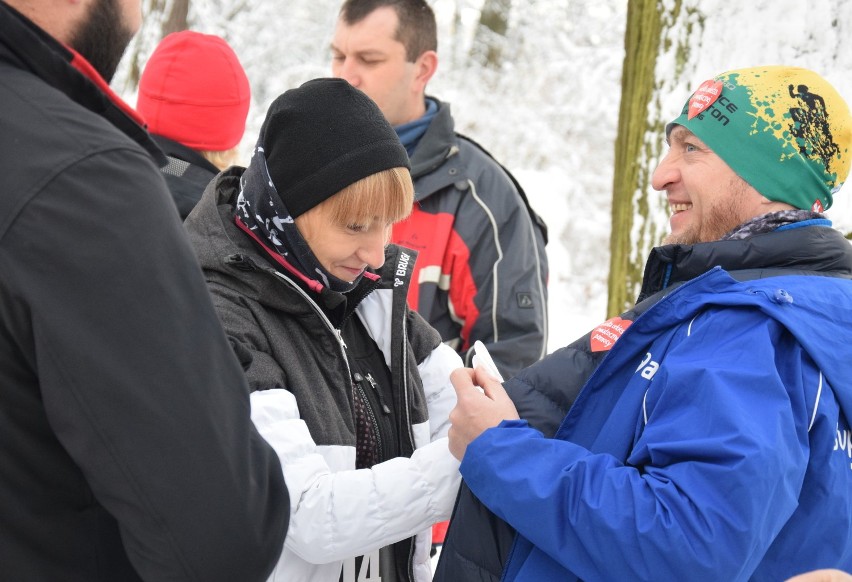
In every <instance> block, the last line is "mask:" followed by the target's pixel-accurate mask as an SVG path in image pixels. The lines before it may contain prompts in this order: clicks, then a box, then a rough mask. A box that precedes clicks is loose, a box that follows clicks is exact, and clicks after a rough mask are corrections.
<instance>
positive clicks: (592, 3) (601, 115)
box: [113, 0, 852, 351]
mask: <svg viewBox="0 0 852 582" xmlns="http://www.w3.org/2000/svg"><path fill="white" fill-rule="evenodd" d="M249 4H250V8H246V6H249ZM249 4H247V3H246V2H245V1H244V0H193V2H192V8H191V11H190V16H189V18H190V22H191V27H192V28H193V29H195V30H199V31H201V32H207V33H211V34H219V35H220V36H223V37H224V38H226V39H227V40H228V42H229V43H230V44H231V45H232V46H233V47H234V49H235V51H236V52H237V54H238V55H239V57H240V59H241V61H242V63H243V66H244V67H245V68H246V71H247V73H248V76H249V80H250V81H251V84H252V90H253V95H252V109H251V112H250V114H249V122H248V128H247V132H246V138H245V140H244V141H243V144H242V153H243V159H244V160H247V159H248V152H249V151H250V148H251V145H252V144H253V142H254V140H255V136H256V135H257V131H258V129H259V128H260V124H261V122H262V120H263V115H264V113H265V110H266V107H267V106H268V105H269V104H270V103H271V102H272V100H273V99H275V97H277V96H278V95H279V94H280V93H281V92H283V91H285V90H286V89H288V88H291V87H295V86H298V85H299V84H301V83H302V82H304V81H307V80H309V79H311V78H314V77H319V76H327V75H328V74H329V50H328V46H329V43H330V40H331V35H332V32H333V29H334V23H335V20H336V15H337V9H338V6H339V1H338V0H288V1H287V2H279V1H273V0H255V1H254V2H251V3H249ZM514 4H515V8H514V10H513V12H512V18H511V22H510V29H509V32H508V34H507V37H506V38H505V40H504V41H503V49H504V50H503V54H504V57H505V62H504V63H503V66H502V67H501V68H500V69H499V70H496V71H495V70H491V69H485V68H483V67H481V66H477V65H476V64H475V63H472V62H471V59H470V58H469V57H468V55H469V54H470V49H471V43H472V41H473V28H474V25H475V24H476V22H477V19H478V17H479V10H480V8H481V5H482V0H434V1H433V2H432V5H433V8H434V9H435V12H436V16H437V18H438V22H439V49H438V53H439V55H440V59H441V60H440V65H439V68H438V73H437V74H436V76H435V77H434V79H433V81H432V82H431V84H430V86H429V92H430V93H431V94H434V95H436V96H437V97H439V98H441V99H442V100H444V101H447V102H449V103H451V104H452V108H453V113H454V116H455V118H456V122H457V129H459V130H460V131H461V132H463V133H466V134H468V135H470V136H471V137H473V138H474V139H476V140H477V141H479V142H480V143H482V144H483V145H485V146H486V147H487V148H488V149H489V150H491V152H492V153H493V154H494V155H495V156H496V157H497V158H498V159H500V160H501V161H502V162H503V163H504V164H505V165H506V166H507V167H508V168H510V169H511V170H512V172H513V173H514V174H515V175H516V177H517V178H518V179H519V180H520V182H521V183H522V184H523V185H524V188H525V190H526V191H527V193H528V195H529V197H530V199H531V202H532V204H533V206H534V207H535V208H536V210H537V211H538V212H539V214H541V215H542V216H543V217H544V218H545V220H546V222H547V223H548V226H549V229H550V244H549V245H548V256H549V261H550V285H549V293H550V306H549V307H550V340H549V346H550V350H551V351H552V350H553V349H556V348H558V347H560V346H562V345H565V344H566V343H568V342H570V341H571V340H573V339H574V338H575V337H577V336H578V335H581V334H582V333H585V332H586V331H588V329H590V328H592V327H594V326H595V325H596V324H598V323H599V322H600V321H602V320H603V319H604V318H605V315H606V314H605V311H606V285H607V281H606V278H607V272H608V266H609V248H608V247H609V236H610V198H611V194H612V181H613V163H614V162H613V160H614V150H613V144H614V140H615V137H616V129H617V123H618V110H619V100H620V98H621V67H622V62H623V59H624V46H623V37H624V28H625V22H626V15H627V0H589V1H571V0H526V1H525V2H519V1H516V2H515V3H514ZM658 4H659V5H660V6H662V7H664V8H665V9H667V10H670V9H671V8H672V7H673V6H674V5H675V0H659V2H658ZM682 7H683V11H684V13H686V14H688V18H682V19H681V20H679V21H677V22H675V24H674V25H673V26H672V27H671V29H669V30H668V31H667V32H666V36H667V37H668V38H673V39H686V40H687V41H686V45H687V47H688V57H687V60H686V62H685V64H684V66H683V69H682V74H681V75H680V76H675V75H674V71H675V70H677V69H676V67H675V63H674V58H673V56H672V55H671V54H668V53H666V52H663V54H661V56H660V58H659V60H658V62H657V71H656V76H657V79H658V84H659V86H660V87H661V90H660V91H659V92H658V95H656V96H655V100H654V101H655V105H654V107H655V108H658V110H659V115H660V116H662V117H663V118H664V119H666V120H668V119H671V118H673V117H675V115H676V114H677V113H678V112H679V111H680V108H681V106H682V105H683V103H684V102H685V100H686V98H687V97H688V96H689V94H690V92H691V91H692V90H693V89H694V88H695V87H697V86H698V85H699V84H700V83H701V82H702V81H704V80H705V79H707V78H709V77H712V76H713V75H715V74H717V73H719V72H722V71H725V70H729V69H734V68H741V67H750V66H757V65H767V64H786V65H794V66H801V67H807V68H811V69H814V70H816V71H817V72H819V73H821V74H822V75H823V76H825V77H826V78H827V79H828V80H829V81H831V82H832V83H833V84H834V85H835V87H836V88H837V89H838V90H839V91H840V93H841V94H843V95H844V96H845V97H846V98H847V100H852V41H850V38H852V0H808V1H807V2H802V1H801V0H752V1H750V2H738V3H734V2H728V1H726V2H723V1H721V0H683V3H682ZM158 38H159V20H158V19H157V18H155V17H148V18H147V19H146V22H145V25H144V26H143V30H142V31H141V33H140V35H138V36H137V38H136V39H135V43H136V49H137V50H139V51H140V52H141V53H143V54H150V52H151V50H153V47H154V46H155V44H156V42H157V40H158ZM127 69H128V66H127V64H126V63H125V64H124V66H123V68H122V69H120V71H119V74H118V75H117V76H116V79H115V81H114V83H113V85H114V87H115V89H116V90H117V91H118V92H119V93H120V94H122V95H123V96H124V97H125V98H126V99H127V101H128V102H129V103H131V104H134V103H135V95H134V93H133V89H132V88H131V87H130V85H129V83H128V82H127ZM654 115H656V113H655V112H649V116H650V117H653V116H654ZM649 139H651V140H661V139H662V136H653V135H652V136H649ZM663 152H664V150H663ZM649 165H650V167H653V165H655V161H654V160H651V161H650V162H649ZM652 198H653V199H655V200H656V201H657V203H658V205H659V208H660V209H659V210H658V213H659V214H660V217H659V219H660V220H664V217H663V216H662V213H664V212H665V211H664V209H663V203H662V202H663V197H661V196H659V195H654V196H653V197H652ZM835 200H836V202H835V205H834V207H832V209H831V210H829V213H828V214H829V216H830V217H831V218H832V219H833V220H834V221H835V226H837V227H838V228H840V229H841V230H843V231H844V232H849V231H852V187H846V188H844V190H843V191H841V192H840V193H839V194H838V195H837V197H836V199H835Z"/></svg>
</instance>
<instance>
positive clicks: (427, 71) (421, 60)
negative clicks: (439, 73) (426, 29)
mask: <svg viewBox="0 0 852 582" xmlns="http://www.w3.org/2000/svg"><path fill="white" fill-rule="evenodd" d="M414 67H415V70H416V71H417V74H416V75H415V77H414V83H415V88H416V89H417V90H418V91H419V92H420V93H425V92H426V84H427V83H429V80H430V79H431V78H432V75H434V74H435V71H436V70H437V69H438V53H436V52H435V51H426V52H424V53H423V54H421V55H420V56H419V57H417V60H416V61H414Z"/></svg>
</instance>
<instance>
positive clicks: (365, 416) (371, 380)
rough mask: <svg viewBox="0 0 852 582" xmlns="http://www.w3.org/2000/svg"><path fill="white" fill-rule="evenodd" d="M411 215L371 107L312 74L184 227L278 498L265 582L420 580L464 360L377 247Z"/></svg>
mask: <svg viewBox="0 0 852 582" xmlns="http://www.w3.org/2000/svg"><path fill="white" fill-rule="evenodd" d="M412 203H413V187H412V183H411V177H410V175H409V171H408V156H407V155H406V152H405V149H404V148H403V147H402V145H401V144H400V143H399V140H398V138H397V136H396V133H395V132H394V130H393V128H391V127H390V125H388V123H387V121H385V119H384V117H383V116H382V114H381V112H380V111H379V110H378V108H377V107H376V105H375V104H374V103H373V102H372V101H371V100H370V99H369V98H368V97H367V96H366V95H364V94H363V93H361V92H360V91H358V90H357V89H354V88H353V87H352V86H350V85H349V84H348V83H347V82H346V81H342V80H340V79H316V80H314V81H310V82H308V83H305V84H304V85H302V86H301V87H299V88H298V89H293V90H290V91H287V92H286V93H284V94H283V95H282V96H280V97H279V98H278V99H277V100H276V101H275V102H274V103H273V104H272V105H271V106H270V109H269V111H268V112H267V116H266V120H265V121H264V124H263V127H262V129H261V133H260V137H259V139H258V144H257V147H256V150H255V153H254V155H253V157H252V159H251V162H250V164H249V167H248V168H246V169H243V168H231V169H230V170H227V171H226V172H224V173H222V174H220V175H219V176H217V178H216V179H214V181H213V182H211V184H210V185H209V186H208V188H207V190H206V191H205V193H204V196H203V197H202V200H201V202H200V203H199V205H198V206H197V207H196V209H195V210H194V211H193V213H192V214H191V215H190V216H189V218H188V219H187V222H186V225H187V228H188V230H189V233H190V237H191V239H192V241H193V244H194V246H195V249H196V252H197V253H198V256H199V258H200V260H201V264H202V267H203V269H204V272H205V276H206V278H207V281H208V284H209V286H210V290H211V292H212V294H213V298H214V303H215V305H216V307H217V310H218V312H219V315H220V318H221V319H222V322H223V324H224V326H225V329H226V331H227V333H228V334H229V336H230V337H231V340H232V343H233V344H234V347H235V351H236V353H237V355H238V356H239V357H240V359H241V360H242V361H243V365H244V368H245V370H246V374H247V376H248V379H249V384H250V386H251V388H252V390H253V391H254V392H253V393H252V395H251V403H252V418H253V419H254V421H255V424H256V425H257V427H258V429H259V430H260V432H261V434H262V435H263V436H264V438H266V440H267V441H269V443H270V444H271V445H272V446H273V447H274V448H275V450H276V451H277V452H278V455H279V457H280V459H281V464H282V466H283V468H284V476H285V481H286V483H287V487H288V489H289V491H290V496H291V507H292V510H291V518H290V528H289V531H288V534H287V538H286V540H285V543H284V549H283V552H282V554H281V558H280V560H279V562H278V565H277V567H276V569H275V571H274V572H273V573H272V576H271V578H270V579H271V580H277V581H286V582H299V581H306V582H307V581H311V582H317V581H318V582H324V581H327V582H338V581H340V580H342V581H343V582H355V581H356V580H378V579H381V580H382V582H415V581H417V582H426V581H428V580H430V579H431V572H430V567H429V548H430V526H431V525H432V524H433V523H435V522H438V521H442V520H445V519H447V518H448V517H449V515H450V512H451V509H452V504H453V501H454V498H455V494H456V490H457V488H458V484H459V476H458V464H457V462H456V461H455V460H454V459H453V458H452V455H450V453H449V450H448V448H447V442H446V432H447V429H448V426H449V423H448V415H449V411H450V410H451V409H452V407H453V406H454V404H455V392H454V389H453V387H452V385H451V384H450V381H449V374H450V372H451V371H452V370H453V369H454V368H458V367H461V366H462V362H461V360H460V359H459V357H458V355H457V354H456V352H455V351H454V350H452V349H450V348H448V347H447V346H444V345H443V344H442V343H441V341H440V337H439V336H438V334H437V332H436V331H435V330H434V329H432V328H431V327H430V326H429V325H428V324H427V323H426V322H425V321H424V320H423V319H422V318H421V317H420V316H419V315H417V314H416V313H415V312H413V311H411V310H410V309H409V308H408V306H407V303H406V295H407V293H408V289H409V283H410V282H409V276H410V273H411V270H412V266H413V264H414V261H415V260H416V253H415V252H414V251H411V250H408V249H402V248H400V247H396V246H394V245H388V244H387V241H388V237H389V234H390V228H391V226H392V225H393V223H395V222H397V221H399V220H401V219H403V218H405V216H407V215H408V213H409V212H410V210H411V206H412Z"/></svg>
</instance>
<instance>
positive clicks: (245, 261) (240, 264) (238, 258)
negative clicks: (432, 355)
mask: <svg viewBox="0 0 852 582" xmlns="http://www.w3.org/2000/svg"><path fill="white" fill-rule="evenodd" d="M232 259H235V260H232ZM225 262H226V263H229V264H232V265H234V266H235V267H237V268H239V269H242V270H244V271H248V270H259V271H264V272H266V273H268V274H270V275H272V276H273V277H274V278H275V279H277V280H279V281H281V282H282V283H285V284H287V285H288V286H290V287H292V288H293V289H295V290H296V291H297V292H298V293H299V294H300V295H301V296H302V297H303V298H304V299H305V301H307V302H308V304H309V305H310V306H311V308H312V309H313V310H314V311H315V312H316V313H317V315H319V316H320V319H322V321H323V322H324V323H325V325H326V327H327V328H328V329H329V330H330V331H331V332H332V334H333V335H334V337H335V338H336V339H337V343H338V345H339V346H340V353H341V356H342V357H343V363H344V365H345V366H346V375H347V377H349V378H350V388H351V389H352V390H353V391H354V390H355V385H354V382H351V380H354V378H353V376H352V369H351V368H350V367H349V360H348V359H347V357H346V342H344V341H343V334H342V332H341V331H340V330H339V329H337V328H336V327H334V325H332V323H331V320H329V319H328V317H326V315H325V313H323V312H322V309H320V307H319V305H317V304H316V302H315V301H314V300H313V299H311V297H310V296H309V295H308V294H307V293H305V292H304V291H303V290H302V289H300V288H299V286H298V285H296V284H295V283H293V282H292V281H290V279H288V278H287V277H285V276H284V275H282V274H281V273H279V272H278V271H277V270H275V269H272V268H265V267H260V266H258V265H257V264H256V263H255V262H254V261H252V260H251V258H249V257H246V256H245V255H235V256H234V255H232V256H229V257H226V259H225ZM244 265H245V266H244ZM246 266H248V268H246ZM391 311H393V310H391ZM406 337H408V326H407V325H406V321H405V318H404V317H403V318H402V338H403V341H404V340H405V338H406ZM401 359H402V388H403V390H402V394H403V398H404V407H403V408H404V409H405V425H406V428H407V431H408V438H409V442H410V444H411V449H412V452H413V451H414V448H415V447H414V445H415V443H414V430H413V429H412V427H411V411H410V410H409V403H408V358H407V357H406V354H405V350H404V349H403V353H402V355H401ZM391 377H393V375H391ZM359 387H360V386H359ZM352 397H353V398H354V397H355V394H354V392H353V394H352ZM364 400H365V401H366V400H367V399H366V398H365V399H364ZM368 407H369V403H368ZM369 410H370V413H371V415H372V408H369ZM372 421H373V423H374V426H375V427H376V431H377V433H378V423H377V422H376V418H375V416H372ZM409 540H410V543H409V544H408V576H409V580H411V581H412V582H413V580H414V546H415V545H416V543H417V542H416V540H417V536H416V535H415V536H413V537H411V538H409Z"/></svg>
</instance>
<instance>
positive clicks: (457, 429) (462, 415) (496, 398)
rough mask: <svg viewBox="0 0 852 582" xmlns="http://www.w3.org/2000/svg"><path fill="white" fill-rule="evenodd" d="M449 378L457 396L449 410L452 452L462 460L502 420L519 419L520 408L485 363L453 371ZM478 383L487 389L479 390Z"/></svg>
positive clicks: (449, 434)
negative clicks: (476, 440) (476, 441)
mask: <svg viewBox="0 0 852 582" xmlns="http://www.w3.org/2000/svg"><path fill="white" fill-rule="evenodd" d="M450 380H451V381H452V383H453V387H455V389H456V396H457V397H458V402H457V403H456V407H455V408H453V410H452V411H451V412H450V422H451V423H452V426H451V427H450V431H449V433H448V436H449V437H450V452H451V453H452V454H453V456H454V457H455V458H457V459H458V460H459V461H461V460H462V458H463V457H464V452H465V450H467V445H469V444H470V442H471V441H472V440H473V439H475V438H476V437H478V436H479V435H480V434H482V432H483V431H484V430H485V429H487V428H491V427H492V426H497V425H498V424H500V422H501V421H503V420H514V419H517V418H518V411H517V409H516V408H515V405H514V403H513V402H512V400H511V399H510V398H509V395H508V394H506V391H505V390H504V389H503V385H502V384H500V382H498V381H497V380H495V379H494V378H493V377H492V376H491V375H490V374H488V372H486V371H485V368H483V367H482V366H479V367H477V368H476V370H471V369H470V368H459V369H457V370H454V371H453V373H452V374H451V375H450ZM477 386H480V387H482V389H483V391H484V392H480V391H479V389H478V388H477Z"/></svg>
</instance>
